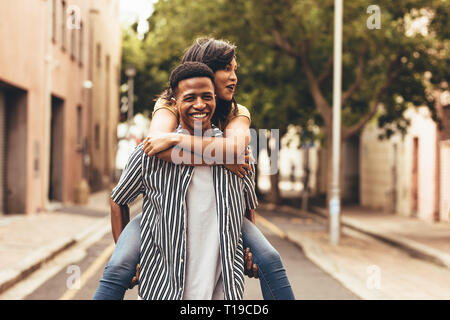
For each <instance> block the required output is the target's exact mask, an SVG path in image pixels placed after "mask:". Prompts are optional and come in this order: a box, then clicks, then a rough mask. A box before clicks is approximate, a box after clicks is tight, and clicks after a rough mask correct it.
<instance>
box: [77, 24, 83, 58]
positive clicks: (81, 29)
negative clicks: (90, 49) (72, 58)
mask: <svg viewBox="0 0 450 320" xmlns="http://www.w3.org/2000/svg"><path fill="white" fill-rule="evenodd" d="M78 41H79V44H78V50H79V53H78V61H79V62H80V66H83V46H84V38H83V22H80V35H79V38H78Z"/></svg>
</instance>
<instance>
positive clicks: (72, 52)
mask: <svg viewBox="0 0 450 320" xmlns="http://www.w3.org/2000/svg"><path fill="white" fill-rule="evenodd" d="M70 18H71V19H75V12H72V13H71V15H70ZM72 21H74V20H72ZM75 41H76V29H75V28H71V29H70V58H72V60H75V54H76V51H75V47H76V42H75Z"/></svg>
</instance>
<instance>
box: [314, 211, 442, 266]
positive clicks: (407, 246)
mask: <svg viewBox="0 0 450 320" xmlns="http://www.w3.org/2000/svg"><path fill="white" fill-rule="evenodd" d="M311 211H312V212H315V213H316V214H318V215H320V216H321V217H324V218H328V213H327V212H326V210H325V209H323V208H320V207H315V206H312V207H311ZM341 223H342V226H344V227H347V228H350V229H352V230H356V231H358V232H362V233H364V234H366V235H368V236H371V237H373V238H375V239H377V240H380V241H382V242H384V243H387V244H389V245H391V246H394V247H396V248H399V249H402V250H404V251H405V252H407V253H408V254H410V255H411V256H413V257H415V258H418V259H421V260H425V261H428V262H431V263H434V264H436V265H438V266H440V267H444V268H448V269H450V254H447V253H445V252H443V251H440V250H437V249H434V248H432V247H429V246H427V245H424V244H421V243H418V242H416V241H414V240H410V239H407V238H405V237H402V236H398V235H396V236H391V235H388V234H384V233H381V232H379V231H378V230H376V229H375V228H370V227H368V226H367V225H365V224H362V223H360V222H359V221H358V220H357V219H352V218H348V217H344V216H343V215H341Z"/></svg>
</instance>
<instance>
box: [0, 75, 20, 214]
mask: <svg viewBox="0 0 450 320" xmlns="http://www.w3.org/2000/svg"><path fill="white" fill-rule="evenodd" d="M26 138H27V93H26V91H23V90H21V89H18V88H15V87H12V86H7V85H5V84H2V83H0V212H2V213H5V214H11V213H25V211H26V199H27V195H26V172H27V170H26V150H27V148H26V146H27V143H26V142H27V141H26Z"/></svg>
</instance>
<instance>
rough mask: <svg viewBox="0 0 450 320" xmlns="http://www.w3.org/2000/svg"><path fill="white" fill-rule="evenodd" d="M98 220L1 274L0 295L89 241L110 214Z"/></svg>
mask: <svg viewBox="0 0 450 320" xmlns="http://www.w3.org/2000/svg"><path fill="white" fill-rule="evenodd" d="M139 204H140V203H139V201H136V202H134V203H133V204H132V205H131V206H130V213H132V212H133V213H135V212H138V210H140V206H139ZM98 219H99V221H98V222H96V223H94V224H92V225H91V226H90V227H89V228H87V229H86V230H83V231H81V232H79V233H77V234H75V235H73V236H71V237H67V238H65V239H62V240H57V241H55V242H53V243H51V244H49V245H48V246H46V247H44V248H42V249H41V250H38V251H36V252H35V253H34V254H33V255H32V256H29V257H27V258H26V259H24V261H23V262H22V264H21V265H20V267H18V268H14V269H10V270H7V271H6V272H2V273H3V274H2V273H0V294H2V293H4V292H5V291H7V290H8V289H10V288H11V287H13V286H14V285H16V284H17V283H19V282H20V281H22V280H24V279H25V278H27V277H28V276H30V275H31V274H32V273H33V272H35V271H37V270H38V269H39V268H40V267H41V266H42V265H43V264H45V263H46V262H48V261H50V260H52V259H54V258H55V257H56V256H58V255H59V254H61V253H62V252H64V251H66V250H68V249H70V248H72V247H73V246H74V245H75V244H77V243H80V242H82V241H83V240H85V239H88V238H89V237H90V236H93V235H94V234H95V233H97V232H98V230H99V229H101V228H102V227H104V226H105V225H106V224H109V223H110V217H109V214H108V215H107V216H105V217H101V218H98Z"/></svg>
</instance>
